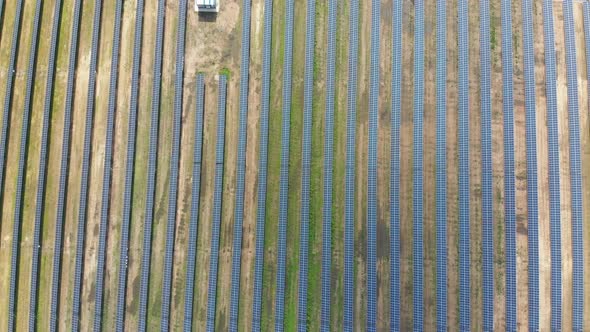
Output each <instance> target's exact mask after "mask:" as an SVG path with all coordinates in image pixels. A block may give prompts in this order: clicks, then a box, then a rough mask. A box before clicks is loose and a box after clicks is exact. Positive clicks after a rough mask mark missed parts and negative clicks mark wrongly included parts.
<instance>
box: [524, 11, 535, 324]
mask: <svg viewBox="0 0 590 332" xmlns="http://www.w3.org/2000/svg"><path fill="white" fill-rule="evenodd" d="M522 21H523V29H522V33H523V61H524V98H525V114H526V158H527V218H528V247H529V255H528V259H529V266H528V269H529V275H528V284H529V289H528V292H529V296H528V301H529V302H528V303H529V331H537V330H538V329H539V202H538V194H537V119H536V105H535V98H536V96H535V48H534V47H535V45H534V31H533V3H532V0H523V1H522Z"/></svg>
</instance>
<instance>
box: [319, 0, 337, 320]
mask: <svg viewBox="0 0 590 332" xmlns="http://www.w3.org/2000/svg"><path fill="white" fill-rule="evenodd" d="M337 14H338V1H337V0H330V1H329V2H328V45H327V46H328V47H327V54H326V59H327V65H326V111H325V115H324V116H325V123H324V200H323V213H322V272H321V289H322V290H321V292H322V294H321V316H320V320H321V323H320V330H321V331H329V330H330V304H331V303H330V294H331V291H330V284H331V282H332V277H331V270H332V172H333V164H334V83H335V79H336V77H335V76H336V31H337V30H336V18H337Z"/></svg>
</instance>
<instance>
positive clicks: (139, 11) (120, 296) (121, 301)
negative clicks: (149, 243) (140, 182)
mask: <svg viewBox="0 0 590 332" xmlns="http://www.w3.org/2000/svg"><path fill="white" fill-rule="evenodd" d="M143 10H144V0H137V5H136V11H135V36H134V42H133V65H132V66H133V67H132V72H131V87H130V88H131V97H130V105H129V120H128V121H129V124H128V129H127V160H126V165H125V189H124V193H123V216H122V219H121V252H120V256H119V287H118V291H117V318H116V321H115V329H116V331H117V332H123V330H124V328H125V298H126V295H127V268H128V263H129V224H130V219H131V200H132V198H133V197H132V196H133V195H132V194H133V176H134V171H135V143H136V135H137V108H138V107H137V105H138V101H137V99H138V96H139V67H140V66H141V38H142V34H143Z"/></svg>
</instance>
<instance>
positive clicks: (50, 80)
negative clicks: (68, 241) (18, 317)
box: [0, 1, 62, 329]
mask: <svg viewBox="0 0 590 332" xmlns="http://www.w3.org/2000/svg"><path fill="white" fill-rule="evenodd" d="M61 8H62V2H61V1H56V2H55V8H54V12H53V23H52V27H51V42H50V44H49V45H50V46H49V47H50V49H49V60H48V64H47V81H46V83H45V84H46V85H45V100H44V104H43V127H42V129H41V149H40V152H39V176H38V180H37V193H36V198H35V235H34V236H35V238H34V240H33V262H32V272H31V298H30V301H29V328H33V329H34V328H35V327H36V321H37V320H36V310H37V295H38V292H39V290H38V289H39V269H38V265H39V260H40V252H41V248H40V245H41V227H42V223H43V210H44V208H45V200H44V199H45V197H44V194H45V186H46V180H47V156H48V146H49V126H50V122H49V121H50V117H51V106H52V104H51V103H52V99H53V87H54V79H55V64H56V59H57V47H58V37H59V25H60V21H61ZM1 12H2V10H0V16H1V15H2V13H1Z"/></svg>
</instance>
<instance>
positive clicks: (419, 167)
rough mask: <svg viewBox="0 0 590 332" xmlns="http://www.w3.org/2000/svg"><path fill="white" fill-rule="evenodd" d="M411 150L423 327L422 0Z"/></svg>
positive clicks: (419, 323)
mask: <svg viewBox="0 0 590 332" xmlns="http://www.w3.org/2000/svg"><path fill="white" fill-rule="evenodd" d="M414 11H415V28H414V153H413V186H414V188H413V190H414V195H413V208H414V210H413V211H414V214H413V221H414V228H413V233H414V234H413V235H414V236H413V247H414V248H413V252H412V254H413V257H414V270H413V272H414V279H413V282H414V301H413V302H414V330H415V331H422V330H423V329H424V310H423V308H424V307H423V305H424V296H423V289H424V246H423V233H424V232H423V224H422V223H423V217H424V212H423V205H424V204H423V198H424V197H423V195H424V194H423V182H424V173H423V172H424V157H423V154H424V134H423V128H424V1H423V0H417V1H415V2H414Z"/></svg>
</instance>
